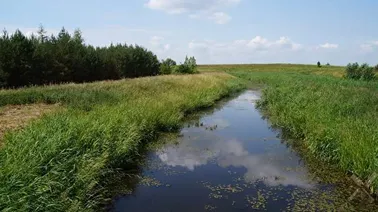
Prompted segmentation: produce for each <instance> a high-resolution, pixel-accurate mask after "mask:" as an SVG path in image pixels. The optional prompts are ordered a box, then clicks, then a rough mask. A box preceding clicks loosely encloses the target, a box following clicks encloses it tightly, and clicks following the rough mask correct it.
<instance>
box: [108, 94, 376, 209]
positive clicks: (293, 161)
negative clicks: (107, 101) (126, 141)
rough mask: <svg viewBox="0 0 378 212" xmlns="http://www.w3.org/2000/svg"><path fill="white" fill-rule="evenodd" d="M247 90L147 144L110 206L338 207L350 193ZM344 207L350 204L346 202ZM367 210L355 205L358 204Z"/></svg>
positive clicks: (190, 207) (168, 207) (215, 207)
mask: <svg viewBox="0 0 378 212" xmlns="http://www.w3.org/2000/svg"><path fill="white" fill-rule="evenodd" d="M258 99H259V93H258V92H256V91H247V92H244V93H242V94H241V95H240V96H238V97H236V98H234V99H232V100H230V101H228V102H227V103H225V104H222V106H221V107H220V108H218V109H216V110H215V111H212V112H209V113H207V114H204V115H203V116H202V117H201V118H200V120H199V122H198V123H197V124H193V123H190V122H188V124H186V125H185V126H186V127H185V128H183V129H182V130H181V136H180V137H179V138H175V139H173V140H172V141H170V142H167V143H166V144H164V145H162V146H161V147H158V148H156V150H152V151H150V152H149V153H148V154H147V156H146V158H145V160H144V162H143V165H140V167H139V168H138V169H139V173H138V175H136V176H134V177H133V178H132V179H131V178H130V179H129V178H128V179H124V181H122V180H121V181H120V182H118V183H119V184H120V186H124V185H129V184H133V185H132V186H130V187H132V189H131V190H130V191H129V193H128V194H125V195H121V196H118V197H116V198H114V201H113V205H112V209H111V211H117V212H118V211H119V212H121V211H133V212H134V211H154V212H155V211H167V212H168V211H178V212H185V211H254V210H255V211H293V210H297V211H329V210H334V211H340V210H342V209H343V208H344V210H345V208H348V207H352V206H350V203H349V201H348V200H347V198H348V196H349V195H350V194H348V193H347V192H345V191H339V189H338V186H337V185H334V184H329V183H328V184H327V183H324V182H322V180H320V179H319V178H318V177H316V176H315V177H314V175H313V174H311V173H310V172H309V170H308V169H307V168H306V166H305V164H304V162H303V161H302V160H301V158H300V156H299V155H298V154H297V153H296V152H295V151H294V150H292V149H291V148H290V147H289V145H287V143H286V142H285V141H284V140H282V139H281V138H280V135H279V134H280V132H279V131H278V130H273V129H271V127H270V124H269V123H268V122H267V120H264V119H263V118H262V114H261V113H260V111H258V110H257V109H255V103H256V100H258ZM346 210H347V211H348V210H349V209H346ZM363 210H365V211H369V209H367V208H361V207H360V206H359V210H358V211H363Z"/></svg>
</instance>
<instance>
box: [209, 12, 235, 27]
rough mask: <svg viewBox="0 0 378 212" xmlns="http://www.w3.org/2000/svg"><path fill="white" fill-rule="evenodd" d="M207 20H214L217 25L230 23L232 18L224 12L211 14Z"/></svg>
mask: <svg viewBox="0 0 378 212" xmlns="http://www.w3.org/2000/svg"><path fill="white" fill-rule="evenodd" d="M209 19H211V20H214V21H215V23H217V24H227V23H228V22H230V21H231V19H232V17H231V16H229V15H228V14H226V13H224V12H216V13H213V14H212V15H211V16H210V17H209Z"/></svg>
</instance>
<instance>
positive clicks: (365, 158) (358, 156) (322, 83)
mask: <svg viewBox="0 0 378 212" xmlns="http://www.w3.org/2000/svg"><path fill="white" fill-rule="evenodd" d="M230 73H232V74H234V75H235V76H238V77H241V78H244V79H248V80H250V81H251V82H253V83H255V84H256V83H258V84H264V85H266V86H265V89H264V90H263V96H262V100H261V101H260V103H259V105H260V106H261V107H262V108H263V109H264V110H265V111H266V112H267V113H268V115H269V119H270V120H271V121H272V122H273V123H274V124H275V125H278V126H279V127H282V128H285V129H287V130H288V131H290V132H291V133H292V134H293V135H294V136H296V137H298V138H302V139H303V140H304V141H305V145H306V146H307V147H308V148H309V150H311V151H312V152H313V153H314V154H315V155H317V156H318V157H319V158H321V159H324V160H327V161H329V162H330V163H334V164H337V165H338V166H339V167H340V168H341V169H342V170H344V171H350V172H353V173H355V174H356V175H357V176H359V177H360V178H362V179H364V180H366V179H367V178H368V177H369V176H370V175H371V174H373V173H375V172H377V171H378V83H377V82H376V81H375V82H362V81H354V80H346V79H341V78H336V77H332V76H325V75H316V74H304V73H295V72H250V71H249V72H246V71H244V70H241V71H238V70H234V71H232V72H230ZM374 188H375V190H377V188H378V179H375V181H374Z"/></svg>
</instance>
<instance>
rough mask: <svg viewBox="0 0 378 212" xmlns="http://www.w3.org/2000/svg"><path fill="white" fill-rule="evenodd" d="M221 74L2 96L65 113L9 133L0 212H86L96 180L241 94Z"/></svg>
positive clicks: (1, 162)
mask: <svg viewBox="0 0 378 212" xmlns="http://www.w3.org/2000/svg"><path fill="white" fill-rule="evenodd" d="M243 86H244V85H243V84H242V83H241V82H240V80H239V79H237V78H235V77H232V76H231V75H228V74H223V73H207V74H197V75H190V76H188V75H186V76H161V77H147V78H139V79H130V80H121V81H112V82H97V83H89V84H67V85H58V86H46V87H35V88H26V89H19V90H1V91H0V105H1V106H5V105H10V104H26V103H28V104H29V103H48V104H52V103H58V102H59V103H61V107H63V108H65V109H64V110H58V111H57V112H55V113H53V114H49V115H46V116H43V117H42V118H41V119H38V120H35V121H32V122H31V124H29V125H27V126H26V127H24V128H23V129H22V130H18V131H14V132H11V133H8V134H7V135H6V136H5V138H4V144H3V147H2V148H1V150H0V166H1V169H0V210H1V211H92V210H95V208H96V207H97V206H98V204H99V203H101V202H103V201H104V200H105V198H106V196H103V194H105V193H106V187H103V185H102V183H101V182H102V180H103V179H104V178H106V176H109V175H110V174H111V173H112V172H113V171H114V170H115V169H116V168H124V167H125V166H127V164H129V163H130V162H131V161H132V160H133V158H134V157H135V156H136V155H137V154H138V149H140V147H141V146H142V144H143V143H145V142H148V141H151V140H153V139H155V138H156V136H157V135H158V133H159V132H165V131H172V130H176V129H178V128H179V127H180V122H181V120H182V119H183V117H184V116H185V114H186V113H188V112H190V111H193V110H197V109H199V108H201V107H208V106H211V105H213V104H214V102H215V101H216V100H218V99H220V98H221V97H223V96H225V95H228V94H230V93H232V92H235V91H236V90H240V89H242V88H243Z"/></svg>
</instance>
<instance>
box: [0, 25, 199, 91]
mask: <svg viewBox="0 0 378 212" xmlns="http://www.w3.org/2000/svg"><path fill="white" fill-rule="evenodd" d="M195 65H196V61H195V59H194V57H190V58H186V60H185V62H184V64H181V65H178V66H177V64H176V62H175V61H173V60H172V59H167V60H166V61H159V60H158V58H157V56H156V55H155V54H154V53H153V52H151V51H149V50H147V49H146V48H144V47H142V46H139V45H127V44H111V45H110V46H106V47H95V46H92V45H88V44H85V42H84V38H83V36H82V34H81V32H80V30H75V31H74V33H73V34H70V33H69V32H68V31H67V30H65V29H64V28H62V30H61V31H60V32H59V33H58V34H57V35H56V36H55V35H50V36H47V35H46V31H45V30H44V28H43V27H42V26H41V27H40V28H39V30H38V32H37V34H36V35H34V34H33V35H31V36H25V35H24V34H23V33H22V32H21V31H19V30H16V31H15V32H14V33H13V34H9V33H8V32H7V31H6V30H4V31H3V34H2V35H1V36H0V88H17V87H24V86H33V85H47V84H58V83H67V82H76V83H83V82H93V81H101V80H118V79H122V78H136V77H144V76H156V75H158V74H159V73H162V74H170V73H172V72H177V73H193V72H195V70H194V69H195ZM160 70H161V71H160Z"/></svg>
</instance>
